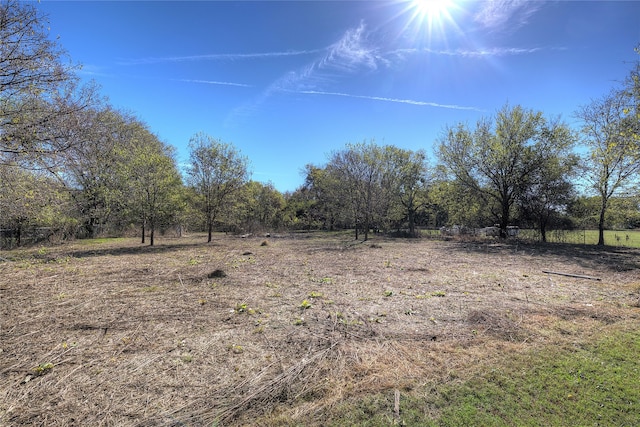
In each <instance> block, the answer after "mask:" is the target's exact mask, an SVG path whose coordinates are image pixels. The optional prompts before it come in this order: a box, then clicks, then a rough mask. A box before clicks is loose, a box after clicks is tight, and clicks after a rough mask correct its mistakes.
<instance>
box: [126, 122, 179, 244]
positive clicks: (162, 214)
mask: <svg viewBox="0 0 640 427" xmlns="http://www.w3.org/2000/svg"><path fill="white" fill-rule="evenodd" d="M131 127H132V129H131V131H132V134H131V139H130V141H129V143H128V144H127V146H122V147H121V148H120V149H121V150H124V152H122V153H121V154H122V155H121V156H120V162H119V165H118V170H119V173H120V177H121V180H122V182H126V183H127V187H126V189H125V199H126V204H127V207H128V210H129V211H130V212H131V213H132V214H133V215H134V217H136V218H137V219H138V222H139V224H140V227H141V236H142V243H145V235H146V232H147V230H148V232H149V245H150V246H153V245H154V242H155V240H154V238H155V230H156V228H157V227H158V225H159V224H168V223H170V222H172V221H173V219H174V218H176V217H177V215H178V214H179V211H180V209H181V208H182V206H181V202H182V199H181V196H180V192H181V186H182V181H181V178H180V173H179V172H178V169H177V167H176V163H175V155H174V148H173V147H171V146H169V145H166V144H163V143H162V142H161V141H160V140H159V139H158V137H157V136H156V135H154V134H152V133H151V132H150V131H149V130H148V129H147V128H146V126H144V125H143V124H141V123H132V125H131Z"/></svg>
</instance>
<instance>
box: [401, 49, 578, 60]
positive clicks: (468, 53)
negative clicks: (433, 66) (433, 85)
mask: <svg viewBox="0 0 640 427" xmlns="http://www.w3.org/2000/svg"><path fill="white" fill-rule="evenodd" d="M564 49H565V48H562V47H492V48H486V49H481V48H478V49H429V48H421V49H416V48H408V49H397V50H394V51H392V52H390V53H389V55H395V56H399V57H406V56H409V55H416V54H419V53H429V54H432V55H443V56H457V57H466V58H489V57H500V56H515V55H529V54H534V53H538V52H542V51H545V50H564Z"/></svg>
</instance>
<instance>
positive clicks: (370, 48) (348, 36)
mask: <svg viewBox="0 0 640 427" xmlns="http://www.w3.org/2000/svg"><path fill="white" fill-rule="evenodd" d="M317 65H318V67H319V68H336V69H339V70H344V71H355V70H357V69H360V68H366V69H370V70H376V69H377V68H378V67H379V66H380V65H389V61H388V60H387V59H385V58H384V56H383V55H381V54H380V53H379V50H378V47H377V46H375V45H374V44H373V43H371V42H370V41H369V40H368V38H367V30H366V26H365V24H364V22H360V25H359V26H358V27H356V28H351V29H349V30H347V31H346V32H345V34H344V35H343V36H342V38H340V40H338V41H337V42H336V43H334V44H332V45H331V46H329V48H328V49H327V54H326V55H325V56H324V57H323V58H322V59H321V60H319V61H318V64H317Z"/></svg>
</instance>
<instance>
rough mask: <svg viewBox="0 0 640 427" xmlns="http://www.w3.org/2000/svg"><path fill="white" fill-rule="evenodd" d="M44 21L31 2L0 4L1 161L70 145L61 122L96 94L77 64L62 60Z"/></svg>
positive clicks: (28, 158)
mask: <svg viewBox="0 0 640 427" xmlns="http://www.w3.org/2000/svg"><path fill="white" fill-rule="evenodd" d="M46 24H47V22H46V18H45V17H44V16H43V15H42V14H41V13H39V11H38V10H37V9H36V7H35V6H34V5H33V4H30V3H27V2H22V1H19V0H2V1H1V2H0V162H5V163H6V162H9V163H11V162H15V161H27V162H32V161H33V160H34V159H33V157H34V156H35V157H37V158H39V157H42V156H46V155H48V154H51V153H57V152H60V151H61V150H64V149H66V148H68V146H69V144H70V143H71V141H72V140H71V139H69V138H68V134H66V133H65V132H64V130H65V127H64V126H60V125H61V121H62V120H66V119H68V118H69V117H71V118H72V117H73V114H74V113H75V112H77V111H79V110H82V109H84V108H86V107H87V106H88V105H90V104H91V103H92V102H93V100H94V99H95V97H96V89H95V87H94V86H88V87H82V88H81V87H80V86H79V85H78V78H77V76H76V75H75V74H74V73H75V70H76V69H77V68H78V67H77V66H75V65H72V64H70V63H65V62H64V61H63V58H64V57H65V56H66V53H65V51H64V50H62V49H61V48H60V46H58V44H57V43H56V42H55V41H51V40H49V38H48V29H47V27H46Z"/></svg>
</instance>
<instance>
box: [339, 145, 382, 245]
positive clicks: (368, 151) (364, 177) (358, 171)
mask: <svg viewBox="0 0 640 427" xmlns="http://www.w3.org/2000/svg"><path fill="white" fill-rule="evenodd" d="M381 160H382V158H381V150H380V147H379V146H377V145H376V144H375V143H374V142H373V141H371V142H369V143H366V142H363V143H358V144H347V145H346V148H345V149H343V150H339V151H335V152H334V153H333V154H332V155H331V159H330V160H329V164H328V165H327V169H328V171H329V173H330V174H335V175H334V176H335V177H337V179H338V180H339V181H340V183H341V188H342V190H343V192H342V195H341V197H345V199H343V201H344V205H345V206H348V207H349V211H350V212H351V215H352V218H353V222H354V224H355V238H356V240H357V239H358V231H359V229H362V231H363V232H364V240H365V241H366V240H367V239H368V238H369V231H370V229H371V226H372V224H373V222H374V220H375V218H376V212H377V211H378V212H379V211H381V210H383V207H382V206H383V204H384V203H386V202H387V200H385V199H384V198H383V197H382V191H381V189H382V182H381V181H382V177H383V173H382V172H383V170H382V168H381V167H380V162H381ZM341 203H342V201H341Z"/></svg>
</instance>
